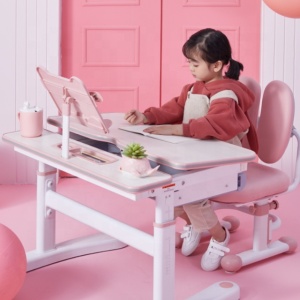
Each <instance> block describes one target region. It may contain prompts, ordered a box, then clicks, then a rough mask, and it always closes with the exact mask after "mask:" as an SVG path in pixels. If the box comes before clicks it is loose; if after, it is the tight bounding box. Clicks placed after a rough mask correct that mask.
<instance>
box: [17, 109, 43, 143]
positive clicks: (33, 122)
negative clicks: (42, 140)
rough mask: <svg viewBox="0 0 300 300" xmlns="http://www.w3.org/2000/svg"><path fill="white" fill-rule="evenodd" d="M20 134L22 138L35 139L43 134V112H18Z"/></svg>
mask: <svg viewBox="0 0 300 300" xmlns="http://www.w3.org/2000/svg"><path fill="white" fill-rule="evenodd" d="M18 118H19V120H20V132H21V135H22V136H24V137H29V138H32V137H37V136H40V135H41V134H42V132H43V110H42V109H39V110H35V109H34V110H30V111H22V110H21V111H20V112H19V113H18Z"/></svg>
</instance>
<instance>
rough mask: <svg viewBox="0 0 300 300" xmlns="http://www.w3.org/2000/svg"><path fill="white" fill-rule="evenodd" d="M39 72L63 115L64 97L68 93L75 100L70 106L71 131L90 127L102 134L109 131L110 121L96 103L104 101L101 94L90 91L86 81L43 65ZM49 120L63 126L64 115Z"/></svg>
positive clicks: (79, 130)
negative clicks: (58, 73)
mask: <svg viewBox="0 0 300 300" xmlns="http://www.w3.org/2000/svg"><path fill="white" fill-rule="evenodd" d="M37 72H38V74H39V76H40V77H41V80H42V83H43V85H44V86H45V88H46V90H47V91H48V92H49V94H50V96H51V98H52V99H53V101H54V103H55V105H56V107H57V109H58V111H59V113H60V115H62V110H63V108H62V106H63V101H64V97H65V96H66V95H67V96H68V97H71V98H72V99H73V100H74V101H73V102H71V107H70V109H71V115H70V131H72V132H75V133H79V132H81V131H84V130H86V129H87V127H88V128H90V129H92V130H93V131H94V132H95V133H97V132H98V133H99V134H101V135H105V134H106V133H108V128H109V126H110V122H109V120H104V119H103V118H102V116H101V114H100V112H99V110H98V108H97V106H96V104H95V101H96V100H97V101H102V97H101V95H100V94H98V93H94V94H92V93H89V92H88V90H87V89H86V87H85V85H84V83H83V82H82V81H81V80H80V79H79V78H77V77H71V78H70V79H68V78H64V77H61V76H57V75H54V74H51V73H50V72H48V71H47V70H45V69H43V68H41V67H37ZM48 122H49V123H50V124H52V125H55V126H61V122H62V117H57V116H56V117H49V118H48Z"/></svg>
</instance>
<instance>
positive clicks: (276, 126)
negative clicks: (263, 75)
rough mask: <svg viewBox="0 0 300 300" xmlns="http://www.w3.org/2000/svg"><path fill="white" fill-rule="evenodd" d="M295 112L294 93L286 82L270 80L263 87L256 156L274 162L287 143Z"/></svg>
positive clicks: (264, 160) (267, 161) (279, 156)
mask: <svg viewBox="0 0 300 300" xmlns="http://www.w3.org/2000/svg"><path fill="white" fill-rule="evenodd" d="M294 113H295V102H294V95H293V92H292V91H291V89H290V88H289V86H288V85H287V84H285V83H284V82H282V81H279V80H274V81H271V82H270V83H269V84H268V85H267V86H266V88H265V90H264V93H263V97H262V107H261V113H260V117H259V122H258V129H257V135H258V143H259V151H258V157H259V158H260V159H261V160H262V161H263V162H265V163H269V164H271V163H275V162H277V161H278V160H279V159H280V158H281V157H282V155H283V154H284V152H285V150H286V147H287V145H288V143H289V140H290V137H291V133H292V129H293V122H294Z"/></svg>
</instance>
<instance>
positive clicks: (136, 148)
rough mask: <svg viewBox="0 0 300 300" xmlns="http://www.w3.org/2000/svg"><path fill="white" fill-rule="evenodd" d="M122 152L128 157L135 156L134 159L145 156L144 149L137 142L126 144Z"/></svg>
mask: <svg viewBox="0 0 300 300" xmlns="http://www.w3.org/2000/svg"><path fill="white" fill-rule="evenodd" d="M122 154H123V155H124V156H127V157H130V158H136V159H142V158H145V157H147V154H146V150H145V149H144V147H143V146H141V145H140V144H138V143H131V144H128V145H127V146H126V147H125V148H124V150H123V152H122Z"/></svg>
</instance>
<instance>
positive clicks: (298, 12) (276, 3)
mask: <svg viewBox="0 0 300 300" xmlns="http://www.w3.org/2000/svg"><path fill="white" fill-rule="evenodd" d="M264 2H265V3H266V4H267V5H268V6H269V7H270V8H271V9H272V10H274V11H275V12H277V13H278V14H280V15H282V16H284V17H289V18H300V1H299V0H285V1H283V0H264Z"/></svg>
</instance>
